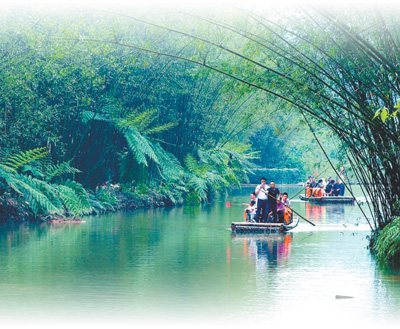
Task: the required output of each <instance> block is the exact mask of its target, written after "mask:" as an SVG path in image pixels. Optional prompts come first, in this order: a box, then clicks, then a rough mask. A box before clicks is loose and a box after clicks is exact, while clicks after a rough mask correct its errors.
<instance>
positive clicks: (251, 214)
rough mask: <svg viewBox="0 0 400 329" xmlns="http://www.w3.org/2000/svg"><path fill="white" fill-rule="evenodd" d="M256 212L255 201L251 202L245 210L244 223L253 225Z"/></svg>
mask: <svg viewBox="0 0 400 329" xmlns="http://www.w3.org/2000/svg"><path fill="white" fill-rule="evenodd" d="M256 210H257V204H256V201H254V200H251V201H250V205H249V206H248V207H247V208H246V209H245V213H246V222H248V223H255V222H256V221H255V219H254V218H255V217H256Z"/></svg>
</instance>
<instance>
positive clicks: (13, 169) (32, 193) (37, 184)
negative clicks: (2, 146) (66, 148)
mask: <svg viewBox="0 0 400 329" xmlns="http://www.w3.org/2000/svg"><path fill="white" fill-rule="evenodd" d="M46 156H48V153H47V150H46V148H38V149H34V150H29V151H24V152H17V153H13V152H10V151H9V152H2V156H1V159H0V188H1V189H2V190H8V189H11V191H13V192H14V193H16V194H18V195H19V196H20V197H23V198H24V199H25V200H26V201H27V202H28V204H29V207H30V209H31V210H32V212H33V213H34V214H35V215H40V214H42V215H46V214H52V215H55V214H58V215H69V214H70V215H73V216H79V215H84V214H88V213H89V212H90V211H91V206H90V204H89V199H88V195H87V193H86V190H85V189H84V188H83V187H82V185H81V184H79V183H77V182H74V181H71V180H69V179H67V180H66V182H65V183H63V184H52V183H50V181H51V180H52V179H53V178H54V177H56V176H60V175H65V174H71V173H75V172H78V170H77V169H75V168H72V167H70V166H69V163H63V164H61V165H58V166H56V165H51V164H50V165H49V167H45V166H44V164H45V163H46V161H44V160H45V159H46ZM43 161H44V162H43ZM43 168H44V170H41V169H43ZM18 171H20V172H18ZM31 173H35V175H36V177H33V176H31Z"/></svg>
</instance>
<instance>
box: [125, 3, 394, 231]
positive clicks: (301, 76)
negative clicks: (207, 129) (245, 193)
mask: <svg viewBox="0 0 400 329" xmlns="http://www.w3.org/2000/svg"><path fill="white" fill-rule="evenodd" d="M236 15H237V16H235V23H234V24H233V23H232V19H229V18H228V19H227V18H225V19H222V18H221V17H218V15H214V16H212V17H210V15H208V16H206V15H199V14H190V13H189V14H183V15H182V17H181V18H182V20H183V21H184V20H185V19H189V20H191V21H193V20H194V21H195V22H196V23H198V24H200V25H202V26H204V25H206V26H209V27H210V28H211V29H212V32H211V33H210V31H209V30H206V29H204V28H198V29H197V30H196V31H194V32H193V31H187V30H184V29H183V28H180V27H181V26H182V25H183V24H182V23H181V25H178V26H174V25H173V24H169V25H167V24H165V23H160V22H156V21H154V20H153V21H151V20H145V19H143V18H137V17H135V16H130V17H128V18H129V19H132V20H135V21H138V22H141V23H142V24H144V25H145V26H146V25H147V26H151V27H153V28H157V29H160V30H165V31H168V32H169V33H171V34H175V35H176V37H179V38H185V39H187V40H188V43H191V44H192V45H193V46H194V47H197V48H196V49H197V51H196V52H195V54H194V55H193V56H191V57H188V58H184V57H183V56H177V55H176V54H169V53H165V52H163V51H162V50H160V49H157V48H151V49H143V48H141V46H140V45H139V46H138V45H137V44H136V45H135V44H133V45H131V44H125V43H124V42H119V44H120V45H121V46H125V47H133V48H134V49H141V50H142V51H145V52H148V53H150V54H151V53H153V54H155V53H157V54H159V55H160V54H162V55H164V56H170V57H173V58H180V59H181V60H183V61H188V62H191V63H195V64H197V65H201V66H203V67H207V68H208V69H210V70H212V71H215V72H218V73H220V74H221V75H223V76H225V77H229V78H230V79H232V80H233V81H236V82H238V83H242V84H245V85H247V86H250V87H252V88H254V89H257V90H262V91H264V92H266V94H267V95H269V97H270V98H272V99H276V98H277V99H280V100H282V101H283V102H284V103H286V104H287V108H288V109H289V108H291V109H292V111H298V113H300V114H301V116H302V117H303V118H304V120H305V121H306V122H307V125H308V126H309V128H310V129H311V130H312V131H315V130H318V129H319V127H321V126H325V127H328V128H329V129H330V130H331V132H332V137H333V138H337V139H338V140H339V141H340V142H341V146H342V147H341V149H342V152H343V153H344V154H345V155H346V157H347V159H348V161H349V164H350V165H351V168H352V170H353V173H354V174H355V175H356V177H357V180H358V181H360V182H362V183H363V184H362V187H363V190H364V192H365V194H366V195H367V196H368V197H369V199H370V200H371V204H370V206H371V209H372V214H373V218H372V222H370V225H371V228H372V229H382V228H383V227H385V226H386V225H387V224H388V223H390V222H391V221H392V220H393V219H394V217H395V216H396V215H397V214H398V209H399V196H400V190H399V188H400V177H399V173H400V171H399V143H400V142H399V128H398V118H397V110H398V107H399V103H398V101H399V81H398V74H399V71H398V65H397V63H398V62H399V55H400V53H399V51H398V50H399V41H400V40H399V37H400V34H399V33H400V32H399V27H400V22H399V20H398V15H397V14H396V13H395V14H393V12H389V11H387V12H385V11H383V10H371V9H366V10H364V11H361V12H357V13H355V12H353V11H352V10H348V11H346V10H343V9H338V10H336V11H335V10H333V9H332V8H328V9H327V8H319V7H316V8H295V9H293V10H292V12H291V13H290V10H287V11H284V12H282V13H281V15H280V14H279V12H274V13H273V14H270V15H268V14H265V15H261V14H255V13H253V12H247V11H245V10H239V9H238V10H237V11H236ZM204 31H205V32H204ZM383 32H384V33H383ZM316 138H318V136H317V135H316Z"/></svg>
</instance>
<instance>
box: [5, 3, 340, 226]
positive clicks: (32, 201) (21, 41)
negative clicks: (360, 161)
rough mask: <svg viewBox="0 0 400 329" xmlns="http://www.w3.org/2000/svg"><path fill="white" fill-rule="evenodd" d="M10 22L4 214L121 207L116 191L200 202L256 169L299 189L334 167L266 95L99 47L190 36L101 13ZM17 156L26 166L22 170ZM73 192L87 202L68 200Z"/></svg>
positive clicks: (181, 65) (180, 43)
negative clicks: (20, 205)
mask: <svg viewBox="0 0 400 329" xmlns="http://www.w3.org/2000/svg"><path fill="white" fill-rule="evenodd" d="M1 18H2V20H1V31H2V32H1V35H0V40H1V44H2V47H1V54H0V55H1V61H0V66H1V70H0V79H1V81H2V84H1V85H0V112H1V116H0V129H1V134H0V146H1V150H2V153H1V167H0V188H1V190H2V194H1V196H0V198H1V200H0V201H1V203H2V205H3V206H2V211H1V212H2V218H5V219H7V218H9V217H10V216H11V213H12V212H13V208H12V207H11V208H10V206H11V205H13V204H14V203H15V202H17V201H18V200H25V201H27V203H25V206H26V207H27V208H29V210H30V211H29V214H30V216H31V217H35V216H37V215H41V216H42V218H43V215H48V214H53V215H55V214H58V215H66V216H77V215H83V214H86V213H88V212H89V211H90V210H89V209H88V206H87V205H88V204H90V206H89V208H90V207H96V208H97V209H105V208H112V207H115V205H116V203H117V201H118V196H117V195H116V193H115V192H120V193H123V194H124V199H129V198H131V199H134V200H139V199H140V200H144V199H146V198H151V197H156V199H157V200H158V201H160V202H161V203H163V204H180V203H183V202H200V201H205V200H209V199H210V198H212V196H213V194H215V193H224V192H225V191H226V190H227V189H229V188H231V187H232V186H238V185H240V183H243V182H248V179H249V177H248V175H249V174H250V175H252V176H251V177H253V179H256V180H258V179H259V177H258V176H259V175H261V173H263V172H264V173H265V170H262V169H261V168H268V169H275V170H276V169H277V168H287V172H288V173H290V176H289V175H287V176H285V177H284V179H287V180H290V182H298V181H299V180H302V179H303V177H304V176H305V175H306V174H307V173H308V172H310V171H313V170H314V169H315V168H318V166H321V163H323V161H322V160H323V155H322V153H321V151H320V150H319V149H318V147H314V152H312V153H311V154H310V153H308V150H309V149H310V145H311V147H312V145H313V144H309V143H311V142H313V136H312V134H311V133H310V131H309V130H308V128H307V127H306V125H305V123H304V122H303V123H299V120H298V119H299V118H298V116H296V115H294V116H293V115H291V114H290V113H288V112H287V111H286V110H282V109H281V106H282V105H281V103H280V102H278V101H274V100H267V99H266V97H265V95H264V93H261V92H259V91H256V90H253V89H252V88H250V87H248V86H245V85H243V84H237V83H236V82H234V83H232V81H231V80H230V79H227V78H226V77H224V76H222V75H220V74H218V73H216V72H213V71H210V70H208V69H206V68H202V67H199V66H197V65H194V64H192V63H188V62H185V61H181V60H179V59H176V58H166V57H160V56H154V55H153V54H148V53H145V52H142V51H139V50H137V49H130V48H127V47H120V46H118V45H116V44H115V43H106V42H99V41H95V40H114V41H115V42H120V41H122V40H124V41H126V42H128V43H135V44H140V45H141V46H146V45H147V46H149V45H155V44H157V45H158V47H160V48H161V49H162V50H163V51H164V52H173V53H175V54H177V55H178V54H179V55H184V56H189V55H190V54H192V51H193V48H192V45H188V44H187V43H186V41H185V40H183V39H182V40H179V39H178V40H174V41H173V42H171V41H172V40H171V39H170V38H169V37H168V35H167V34H166V33H165V32H163V31H156V30H154V29H151V28H143V24H141V23H138V22H135V21H131V20H129V19H127V18H126V17H117V18H116V17H115V16H114V15H110V14H104V13H99V12H97V13H94V14H93V13H89V12H88V11H85V12H80V11H79V12H77V11H71V12H69V13H63V14H61V13H59V12H34V11H28V12H21V11H16V12H7V13H3V14H2V17H1ZM77 39H86V41H79V40H77ZM88 40H91V41H88ZM299 130H303V134H302V136H296V135H295V134H293V132H295V131H299ZM314 145H316V144H314ZM332 150H333V151H332V152H334V148H332ZM31 154H35V155H37V156H38V158H36V157H32V156H30V155H31ZM15 157H18V158H19V159H20V160H21V164H20V165H18V166H14V167H13V166H10V163H11V162H12V160H13V159H14V158H15ZM57 168H63V169H65V170H59V171H58V172H57V174H55V173H53V171H54V170H56V169H57ZM67 169H68V170H67ZM253 170H258V171H253ZM259 173H260V174H259ZM267 174H268V175H270V177H269V179H271V178H272V179H276V178H275V177H276V175H274V174H273V171H272V172H268V171H267ZM49 175H50V176H49ZM22 182H23V183H22ZM286 182H287V181H286ZM22 184H24V185H23V188H22ZM54 184H56V185H57V186H56V190H54V188H55V185H54ZM72 185H74V187H76V188H79V190H80V192H79V197H80V200H79V202H78V201H77V200H75V201H74V202H72V199H71V200H69V201H68V202H67V201H66V200H65V195H63V194H62V191H61V190H63V191H64V192H65V189H66V188H67V187H69V188H72V187H71V186H72ZM71 193H72V192H71ZM71 193H70V196H71V197H72V194H71ZM21 197H23V198H22V199H21ZM19 215H21V214H16V216H17V217H18V216H19Z"/></svg>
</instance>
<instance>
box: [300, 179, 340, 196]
mask: <svg viewBox="0 0 400 329" xmlns="http://www.w3.org/2000/svg"><path fill="white" fill-rule="evenodd" d="M305 187H306V196H307V197H311V196H315V197H324V196H344V191H345V187H344V184H343V182H342V181H341V180H340V179H337V180H336V181H335V180H334V179H333V178H332V177H329V178H328V183H327V184H326V183H325V179H320V180H319V181H318V182H317V181H316V179H315V178H312V177H311V176H310V177H308V179H307V181H306V182H305Z"/></svg>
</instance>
